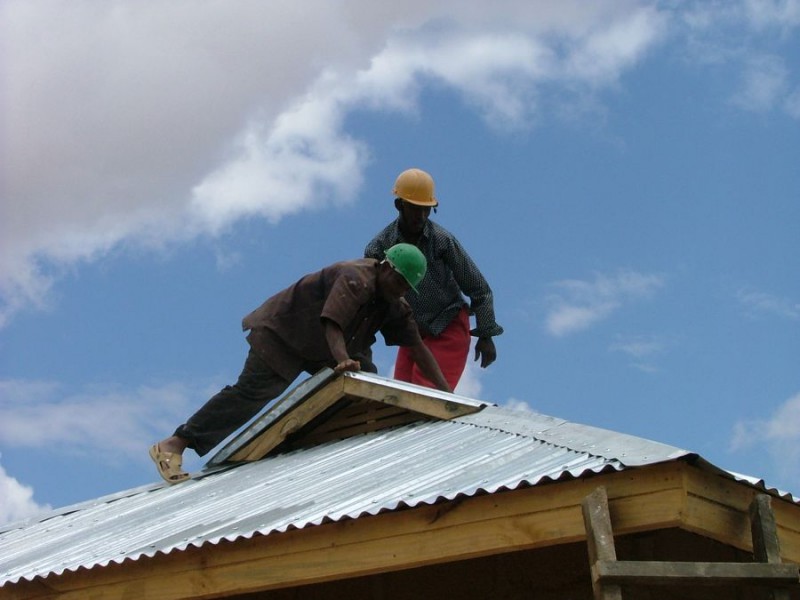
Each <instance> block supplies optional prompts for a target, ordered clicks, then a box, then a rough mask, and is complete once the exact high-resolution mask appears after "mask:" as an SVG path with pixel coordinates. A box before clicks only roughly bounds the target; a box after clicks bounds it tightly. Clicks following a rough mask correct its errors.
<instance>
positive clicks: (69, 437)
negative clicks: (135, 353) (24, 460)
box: [0, 380, 206, 461]
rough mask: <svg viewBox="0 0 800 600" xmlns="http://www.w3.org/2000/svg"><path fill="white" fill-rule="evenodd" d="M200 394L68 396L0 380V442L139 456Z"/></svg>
mask: <svg viewBox="0 0 800 600" xmlns="http://www.w3.org/2000/svg"><path fill="white" fill-rule="evenodd" d="M203 393H205V390H203V391H200V390H197V391H195V393H190V391H189V390H187V389H186V388H185V387H184V386H182V385H179V384H170V385H164V386H160V387H148V386H141V387H139V388H138V389H136V390H133V391H120V390H109V389H95V388H87V389H85V390H82V391H80V392H71V393H70V392H66V391H64V390H63V389H62V388H61V387H60V386H58V385H57V384H54V383H49V382H30V381H18V380H1V381H0V398H2V401H0V444H2V445H4V446H6V447H17V448H44V449H49V450H53V451H59V452H63V451H67V452H72V453H76V454H94V455H97V456H102V457H103V458H104V459H106V460H111V461H114V460H119V459H121V458H126V457H130V456H138V455H141V454H142V452H143V450H142V449H143V448H147V446H148V445H149V444H150V443H152V441H153V440H155V439H160V438H161V437H163V436H165V435H168V434H169V433H171V432H172V431H173V430H174V428H175V427H176V426H177V425H179V424H180V423H182V422H183V421H184V420H185V419H186V418H187V417H189V416H190V414H191V410H192V409H191V408H190V406H191V405H198V403H197V397H201V398H202V400H203V401H205V399H206V398H205V397H202V394H203ZM98 451H102V452H98Z"/></svg>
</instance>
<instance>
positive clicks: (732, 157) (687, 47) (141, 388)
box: [0, 0, 800, 522]
mask: <svg viewBox="0 0 800 600" xmlns="http://www.w3.org/2000/svg"><path fill="white" fill-rule="evenodd" d="M430 4H432V3H428V2H419V3H417V2H406V3H402V5H397V6H388V5H384V3H380V4H378V3H373V2H366V1H352V2H347V1H343V2H337V3H331V2H327V1H324V2H323V1H321V0H320V1H319V2H291V3H289V2H287V3H282V2H269V3H266V2H265V3H251V2H237V1H233V2H231V1H226V2H202V3H197V2H190V1H188V0H185V1H181V0H177V1H174V2H170V3H168V4H165V3H163V2H147V1H145V2H142V1H140V0H136V1H133V0H130V1H128V0H119V1H117V2H114V3H104V4H103V5H98V4H97V3H93V2H82V1H75V2H69V3H58V2H46V1H38V0H25V1H21V0H3V1H2V2H0V39H1V40H3V41H2V46H3V48H2V51H0V57H1V58H0V68H1V69H2V70H1V71H0V77H2V83H1V85H0V87H2V89H3V93H2V98H1V99H0V102H2V104H0V111H2V112H0V115H2V122H3V125H2V129H1V130H0V143H2V150H1V152H2V154H1V155H0V156H2V159H1V160H0V170H1V171H0V181H2V184H0V193H1V194H2V196H0V210H1V211H2V212H1V213H0V248H1V249H2V251H0V522H6V521H12V520H16V519H20V518H25V517H27V516H30V515H33V514H36V513H37V512H39V511H42V510H47V509H48V508H57V507H62V506H66V505H69V504H72V503H75V502H79V501H83V500H87V499H91V498H95V497H98V496H101V495H105V494H109V493H113V492H117V491H121V490H125V489H128V488H132V487H136V486H140V485H144V484H147V483H150V482H154V481H156V480H157V474H156V472H155V470H154V468H153V466H152V464H151V462H150V459H149V457H148V456H147V447H148V445H149V444H151V443H152V442H153V441H155V440H157V439H160V438H162V437H164V436H165V435H167V434H169V433H170V432H171V431H172V430H173V429H174V427H175V426H176V425H178V424H179V423H181V422H182V421H183V420H184V419H185V418H186V417H188V416H189V415H190V414H191V413H192V412H193V411H194V410H195V409H196V408H198V407H199V406H201V405H202V404H203V403H204V402H205V400H206V399H207V398H208V397H210V396H211V395H212V394H213V393H215V392H216V391H217V390H218V389H219V388H220V387H222V386H224V385H225V384H228V383H232V382H233V381H234V380H235V378H236V376H237V375H238V373H239V369H240V367H241V364H242V362H243V359H244V356H245V353H246V344H245V341H244V337H243V334H242V333H241V331H240V329H239V324H240V320H241V318H242V316H244V315H245V314H247V313H248V312H249V311H250V310H251V309H253V308H254V307H256V306H258V305H259V304H260V303H261V302H262V301H263V299H264V298H266V297H268V296H269V295H271V294H272V293H274V292H276V291H278V290H280V289H282V288H284V287H285V286H287V285H289V284H290V283H292V282H294V281H295V280H296V279H298V278H299V277H300V276H302V275H303V274H305V273H308V272H310V271H314V270H317V269H318V268H321V267H322V266H324V265H326V264H329V263H331V262H334V261H336V260H340V259H347V258H355V257H358V256H360V255H361V252H362V251H363V248H364V246H365V244H366V242H367V241H368V240H369V239H370V238H371V237H372V236H373V235H374V234H375V233H376V232H377V231H379V230H380V229H381V228H382V227H383V226H384V225H385V224H386V223H388V222H389V221H390V220H391V219H393V218H394V216H395V212H394V209H393V207H392V196H391V187H392V183H393V181H394V178H395V177H396V175H397V174H398V173H399V172H400V171H402V170H404V169H406V168H409V167H419V168H423V169H425V170H427V171H429V172H430V173H431V174H432V175H433V177H434V178H435V180H436V185H437V196H438V197H439V200H440V202H441V206H440V210H439V212H438V213H437V214H436V215H433V218H434V219H435V220H437V221H438V222H439V223H440V224H442V225H443V226H445V227H446V228H448V229H450V230H451V231H452V232H453V233H455V234H456V235H457V237H459V239H460V240H461V241H462V243H463V244H464V245H465V246H466V248H467V249H468V251H469V252H470V254H471V255H472V257H473V258H474V259H475V261H476V262H477V263H478V265H479V266H480V268H481V269H482V271H483V273H484V275H485V276H486V277H487V279H488V280H489V282H490V284H491V286H492V288H493V290H494V293H495V301H496V311H497V315H498V320H499V322H500V323H501V324H502V325H503V326H504V327H505V331H506V332H505V334H504V335H502V336H501V337H499V338H497V340H496V343H497V349H498V360H497V362H496V363H495V364H494V365H492V366H491V367H490V368H489V369H487V370H481V369H478V368H475V367H474V365H472V364H471V365H470V366H469V367H468V370H467V372H466V374H465V376H464V378H463V380H462V383H461V385H460V387H459V389H458V390H457V391H458V392H460V393H462V394H464V395H467V396H471V397H475V398H481V399H484V400H488V401H492V402H494V403H497V404H500V405H505V406H510V407H515V408H519V409H520V410H535V411H539V412H542V413H545V414H549V415H553V416H557V417H562V418H565V419H569V420H572V421H576V422H580V423H585V424H589V425H594V426H598V427H604V428H608V429H612V430H615V431H619V432H623V433H627V434H632V435H638V436H642V437H646V438H649V439H653V440H657V441H660V442H664V443H667V444H672V445H674V446H678V447H681V448H685V449H688V450H691V451H694V452H697V453H699V454H700V455H701V456H703V457H704V458H706V459H707V460H709V461H711V462H712V463H714V464H716V465H717V466H720V467H722V468H726V469H730V470H732V471H736V472H739V473H745V474H748V475H752V476H755V477H758V478H763V479H764V480H766V482H767V484H768V485H770V486H774V487H778V488H781V489H784V490H787V491H790V492H793V493H794V494H798V493H800V368H799V367H800V360H799V359H800V278H799V277H798V273H799V272H800V242H798V240H799V239H800V236H798V234H797V232H798V230H800V168H798V162H799V161H798V156H800V35H798V31H799V30H800V2H798V1H797V0H783V1H780V0H748V1H744V0H742V1H725V2H721V1H720V2H714V1H708V2H669V1H665V2H637V1H629V0H620V1H616V2H588V1H587V2H577V1H561V2H558V3H555V2H530V1H525V2H521V1H520V2H514V1H510V0H509V1H502V0H501V1H498V2H493V3H489V4H487V3H485V2H439V3H435V4H436V5H435V6H430ZM376 356H377V359H378V364H379V367H380V369H381V372H382V374H384V375H387V374H390V370H391V365H392V361H393V356H394V351H393V350H391V349H387V348H386V347H385V346H383V344H382V340H379V342H378V345H377V346H376ZM204 463H205V460H204V459H199V458H197V457H195V456H194V455H193V454H190V453H187V466H188V467H189V468H190V469H192V470H197V469H199V468H201V467H202V465H203V464H204Z"/></svg>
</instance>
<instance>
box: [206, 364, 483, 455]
mask: <svg viewBox="0 0 800 600" xmlns="http://www.w3.org/2000/svg"><path fill="white" fill-rule="evenodd" d="M354 403H355V409H351V410H350V411H349V412H344V413H342V414H338V410H337V409H343V408H346V407H348V406H351V405H353V404H354ZM484 406H486V403H477V402H474V401H469V400H468V399H466V398H459V397H458V396H453V395H452V394H443V393H440V392H437V391H436V390H431V389H428V388H422V387H419V386H414V385H410V384H408V385H405V386H402V385H400V386H399V385H398V382H395V381H391V380H383V379H381V378H377V377H376V378H371V379H370V380H369V381H366V380H364V379H361V378H359V377H358V376H357V375H353V374H350V373H343V374H341V375H336V374H334V372H333V371H332V370H331V369H323V370H322V371H320V372H319V373H317V374H316V375H314V376H313V377H312V378H311V379H310V380H308V381H306V382H304V383H303V384H301V385H300V386H298V387H297V388H296V389H295V390H293V391H292V392H290V393H289V394H287V396H286V397H285V398H284V399H282V400H281V401H280V402H279V403H277V404H276V405H275V406H273V407H272V408H271V409H270V410H269V411H267V412H266V413H265V414H264V415H263V416H262V417H261V418H260V419H258V420H257V421H256V422H255V423H254V424H253V426H252V427H251V428H250V429H249V430H248V431H245V432H243V434H242V435H240V436H238V437H237V438H235V439H234V440H233V441H232V442H231V443H229V444H228V445H227V446H225V447H224V448H223V449H222V450H220V452H219V453H218V454H217V455H216V456H214V457H213V458H212V459H211V460H210V461H209V463H208V464H209V466H212V467H213V466H218V465H222V464H224V463H228V462H249V461H256V460H261V459H262V458H264V457H266V456H268V455H270V454H272V453H274V452H275V451H277V450H278V449H283V448H285V447H286V446H285V444H284V442H287V441H291V443H292V446H293V447H298V446H303V445H313V444H316V443H321V442H323V441H328V440H330V439H343V438H345V437H350V436H352V435H357V434H359V433H366V432H368V431H375V430H377V429H382V428H386V427H392V426H396V425H401V424H405V423H408V422H412V421H418V420H421V419H438V420H445V421H447V420H450V419H455V418H456V417H463V416H465V415H468V414H472V413H475V412H477V411H479V410H480V409H481V408H483V407H484ZM319 421H324V428H323V429H322V430H320V429H319V426H318V422H319Z"/></svg>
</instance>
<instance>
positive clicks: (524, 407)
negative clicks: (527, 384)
mask: <svg viewBox="0 0 800 600" xmlns="http://www.w3.org/2000/svg"><path fill="white" fill-rule="evenodd" d="M503 406H504V407H505V408H507V409H509V410H517V411H521V412H533V413H535V412H538V411H537V410H535V409H534V408H533V407H532V406H531V405H530V404H528V403H527V402H526V401H525V400H518V399H517V398H509V399H508V400H506V401H505V402H504V403H503Z"/></svg>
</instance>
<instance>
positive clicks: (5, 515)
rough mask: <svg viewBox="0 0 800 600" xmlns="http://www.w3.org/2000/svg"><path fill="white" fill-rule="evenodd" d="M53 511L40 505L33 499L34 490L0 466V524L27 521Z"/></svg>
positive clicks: (46, 505)
mask: <svg viewBox="0 0 800 600" xmlns="http://www.w3.org/2000/svg"><path fill="white" fill-rule="evenodd" d="M1 456H2V455H0V457H1ZM51 509H52V507H51V506H50V505H49V504H38V503H37V502H36V501H35V500H34V499H33V489H32V488H30V487H29V486H26V485H23V484H21V483H20V482H19V481H17V480H16V479H15V478H14V477H11V476H10V475H9V474H8V473H6V470H5V469H4V468H3V465H2V464H0V524H3V523H10V522H13V521H19V520H22V519H27V518H28V517H33V516H35V515H37V514H40V513H42V512H45V511H48V510H51Z"/></svg>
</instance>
